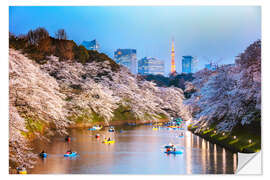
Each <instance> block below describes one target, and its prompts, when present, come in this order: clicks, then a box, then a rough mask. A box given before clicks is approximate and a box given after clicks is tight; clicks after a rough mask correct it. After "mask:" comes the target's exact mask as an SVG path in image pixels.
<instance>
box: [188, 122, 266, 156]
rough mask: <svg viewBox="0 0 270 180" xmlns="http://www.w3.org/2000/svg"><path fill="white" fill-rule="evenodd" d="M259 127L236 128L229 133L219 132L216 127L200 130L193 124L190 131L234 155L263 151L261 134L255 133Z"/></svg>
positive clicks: (189, 128)
mask: <svg viewBox="0 0 270 180" xmlns="http://www.w3.org/2000/svg"><path fill="white" fill-rule="evenodd" d="M257 126H258V125H255V124H252V125H249V126H245V127H236V128H234V129H233V130H232V131H231V132H230V133H228V132H217V130H216V129H215V127H214V126H211V127H208V128H206V129H201V130H199V127H198V126H196V125H192V124H191V125H189V126H188V130H189V131H191V132H192V133H193V134H195V135H197V136H199V137H201V138H204V139H206V140H207V141H210V142H211V143H214V144H217V145H219V146H221V147H224V148H226V149H228V150H230V151H232V152H234V153H237V152H241V153H255V152H258V151H260V149H261V136H260V132H259V133H258V132H257V133H254V132H253V129H254V127H257ZM255 129H256V128H255Z"/></svg>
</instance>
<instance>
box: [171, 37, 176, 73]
mask: <svg viewBox="0 0 270 180" xmlns="http://www.w3.org/2000/svg"><path fill="white" fill-rule="evenodd" d="M171 58H172V59H171V74H175V73H176V70H175V52H174V40H173V39H172V52H171Z"/></svg>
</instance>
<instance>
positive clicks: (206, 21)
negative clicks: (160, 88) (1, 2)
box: [9, 6, 261, 73]
mask: <svg viewBox="0 0 270 180" xmlns="http://www.w3.org/2000/svg"><path fill="white" fill-rule="evenodd" d="M9 22H10V23H9V31H10V32H12V33H15V34H17V35H18V34H25V33H27V32H28V30H30V29H35V28H37V27H45V28H46V29H47V30H48V31H49V33H50V35H51V36H53V35H54V32H55V31H57V29H59V28H64V29H65V30H66V31H67V33H68V38H69V39H72V40H74V41H75V42H76V43H78V44H79V43H81V42H82V41H83V40H92V39H97V40H98V42H99V43H100V45H101V49H102V51H104V52H106V53H107V54H109V55H110V56H112V54H113V51H114V50H116V49H117V48H134V49H137V57H138V58H139V59H140V58H142V57H144V56H151V57H157V58H160V59H162V60H164V62H165V72H166V73H168V72H169V70H170V49H171V40H172V37H174V39H175V54H176V70H177V71H178V72H181V67H180V66H181V57H182V56H184V55H192V56H196V57H197V58H198V60H199V63H198V67H197V68H198V69H200V68H203V67H204V65H205V64H206V63H208V62H209V61H210V60H213V61H218V62H219V63H222V64H228V63H233V62H234V57H235V56H236V55H238V54H239V53H240V52H243V51H244V50H245V48H246V47H247V46H248V45H249V44H251V43H252V42H254V41H255V40H257V39H261V8H260V7H258V6H174V7H172V6H90V7H87V6H85V7H80V6H78V7H72V6H70V7H69V6H58V7H53V6H49V7H46V6H43V7H39V6H32V7H31V6H29V7H24V6H18V7H10V8H9Z"/></svg>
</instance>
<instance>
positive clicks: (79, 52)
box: [73, 45, 89, 64]
mask: <svg viewBox="0 0 270 180" xmlns="http://www.w3.org/2000/svg"><path fill="white" fill-rule="evenodd" d="M73 52H74V55H75V59H76V60H77V61H78V62H80V63H82V64H85V63H86V62H87V60H88V59H89V55H88V52H87V49H86V48H85V47H84V46H82V45H80V46H75V47H74V51H73Z"/></svg>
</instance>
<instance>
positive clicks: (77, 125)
mask: <svg viewBox="0 0 270 180" xmlns="http://www.w3.org/2000/svg"><path fill="white" fill-rule="evenodd" d="M168 121H169V119H159V120H158V121H156V122H153V121H150V120H146V121H141V120H126V121H111V122H110V123H109V124H106V123H105V122H91V123H90V122H89V123H75V124H72V125H71V126H70V127H69V128H71V129H73V128H90V127H92V126H94V125H100V126H103V127H109V126H121V125H128V124H136V125H143V124H148V123H160V122H161V123H164V122H168Z"/></svg>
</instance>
